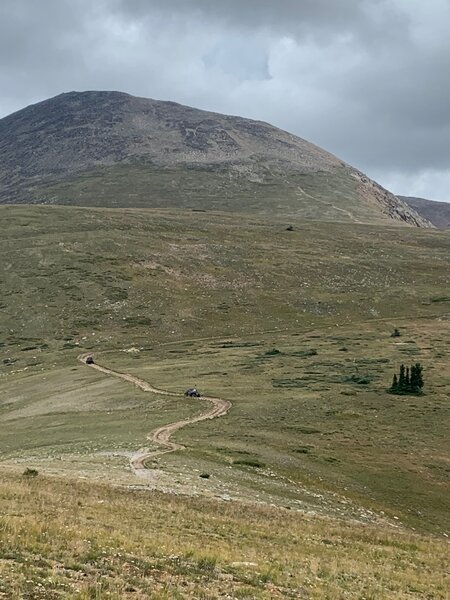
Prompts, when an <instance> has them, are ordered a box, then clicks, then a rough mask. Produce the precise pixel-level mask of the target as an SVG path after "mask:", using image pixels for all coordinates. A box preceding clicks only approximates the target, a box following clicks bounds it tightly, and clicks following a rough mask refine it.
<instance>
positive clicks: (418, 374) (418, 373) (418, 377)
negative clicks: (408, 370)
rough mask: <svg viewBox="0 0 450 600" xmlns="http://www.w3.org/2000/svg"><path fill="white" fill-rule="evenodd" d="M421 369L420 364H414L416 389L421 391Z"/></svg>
mask: <svg viewBox="0 0 450 600" xmlns="http://www.w3.org/2000/svg"><path fill="white" fill-rule="evenodd" d="M422 371H423V367H422V365H421V364H420V363H416V364H415V372H416V387H417V388H418V389H419V390H421V389H422V388H423V377H422Z"/></svg>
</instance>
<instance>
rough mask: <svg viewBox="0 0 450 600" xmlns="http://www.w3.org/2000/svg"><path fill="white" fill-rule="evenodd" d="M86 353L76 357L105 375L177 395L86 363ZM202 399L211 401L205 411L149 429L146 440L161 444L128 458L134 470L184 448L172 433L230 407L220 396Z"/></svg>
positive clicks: (222, 412) (152, 389) (166, 393)
mask: <svg viewBox="0 0 450 600" xmlns="http://www.w3.org/2000/svg"><path fill="white" fill-rule="evenodd" d="M86 358H87V355H85V354H82V355H80V356H79V357H78V359H79V360H80V361H81V362H82V363H83V364H85V365H87V366H88V367H91V368H93V369H96V370H97V371H100V372H101V373H105V374H106V375H113V376H114V377H118V378H120V379H123V380H124V381H128V382H129V383H132V384H134V385H136V386H137V387H138V388H140V389H141V390H143V391H144V392H152V393H154V394H160V395H164V396H174V397H179V394H177V393H175V392H168V391H166V390H160V389H158V388H155V387H153V386H152V385H150V384H149V383H148V382H147V381H144V380H143V379H139V378H138V377H135V376H134V375H130V374H128V373H120V372H119V371H114V370H113V369H109V368H108V367H103V366H101V365H98V364H96V363H90V364H89V363H87V362H86ZM201 398H202V399H203V400H207V401H208V402H210V403H211V405H212V406H211V408H210V409H209V410H207V411H206V412H203V413H200V414H199V415H196V416H194V417H189V418H188V419H183V420H181V421H175V422H174V423H169V424H168V425H162V426H161V427H158V428H157V429H155V430H153V431H151V432H150V433H149V434H148V436H147V440H148V441H149V442H152V443H155V444H159V445H160V446H162V448H161V449H159V450H152V451H148V452H142V453H139V454H137V455H135V456H133V458H132V459H131V460H130V464H131V467H132V468H133V470H134V471H137V472H139V471H141V470H142V469H145V468H146V463H147V461H148V460H150V459H152V458H156V457H157V456H161V455H162V454H168V453H169V452H175V451H176V450H184V449H185V446H183V445H182V444H178V443H177V442H173V441H171V439H170V438H171V437H172V435H173V434H174V433H175V432H176V431H178V430H179V429H182V428H183V427H186V426H187V425H192V424H193V423H198V422H200V421H206V420H207V419H215V418H217V417H222V416H223V415H226V414H227V413H228V411H229V410H230V409H231V406H232V404H231V402H230V401H229V400H223V399H222V398H216V397H213V396H201Z"/></svg>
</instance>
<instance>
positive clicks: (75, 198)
mask: <svg viewBox="0 0 450 600" xmlns="http://www.w3.org/2000/svg"><path fill="white" fill-rule="evenodd" d="M23 202H31V203H55V204H74V205H90V206H110V207H115V206H123V207H187V208H193V209H200V210H208V209H216V210H231V211H243V212H260V213H266V214H268V215H270V214H279V215H286V216H291V215H292V216H297V217H303V218H309V219H318V220H325V221H326V220H328V221H335V220H338V221H354V222H364V223H377V222H389V221H392V220H394V221H402V222H404V223H407V224H410V225H414V226H419V227H428V226H431V225H430V223H428V222H427V221H426V220H425V219H423V218H422V217H421V216H419V215H418V214H417V213H416V212H415V211H414V210H412V209H411V208H410V207H409V206H408V205H407V204H406V203H404V202H403V201H402V200H400V199H398V198H397V197H396V196H394V195H393V194H391V193H390V192H388V191H387V190H385V189H383V188H382V187H381V186H379V185H378V184H377V183H375V182H373V181H371V180H370V179H369V178H367V177H365V176H364V175H363V174H362V173H360V172H359V171H357V170H356V169H354V168H352V167H350V166H349V165H347V164H345V163H344V162H342V161H341V160H339V159H338V158H336V157H335V156H333V155H331V154H329V153H328V152H326V151H324V150H322V149H320V148H318V147H317V146H314V145H313V144H311V143H309V142H306V141H305V140H303V139H301V138H298V137H296V136H294V135H291V134H289V133H287V132H285V131H282V130H280V129H277V128H275V127H272V126H271V125H268V124H266V123H262V122H259V121H252V120H250V119H243V118H240V117H231V116H225V115H220V114H215V113H210V112H205V111H201V110H197V109H194V108H189V107H186V106H182V105H179V104H175V103H173V102H161V101H156V100H150V99H145V98H136V97H133V96H130V95H128V94H123V93H120V92H81V93H78V92H71V93H67V94H61V95H60V96H56V97H55V98H52V99H50V100H46V101H44V102H40V103H38V104H35V105H32V106H29V107H27V108H25V109H23V110H21V111H18V112H16V113H14V114H12V115H9V116H8V117H6V118H4V119H1V120H0V203H23Z"/></svg>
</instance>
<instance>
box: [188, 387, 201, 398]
mask: <svg viewBox="0 0 450 600" xmlns="http://www.w3.org/2000/svg"><path fill="white" fill-rule="evenodd" d="M184 395H185V396H188V397H189V398H200V392H199V391H198V390H197V388H189V389H188V390H186V391H185V392H184Z"/></svg>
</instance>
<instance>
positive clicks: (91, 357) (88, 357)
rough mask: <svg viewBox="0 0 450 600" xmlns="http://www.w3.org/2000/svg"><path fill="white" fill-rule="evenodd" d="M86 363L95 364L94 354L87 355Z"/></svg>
mask: <svg viewBox="0 0 450 600" xmlns="http://www.w3.org/2000/svg"><path fill="white" fill-rule="evenodd" d="M86 364H87V365H93V364H94V357H93V356H87V357H86Z"/></svg>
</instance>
